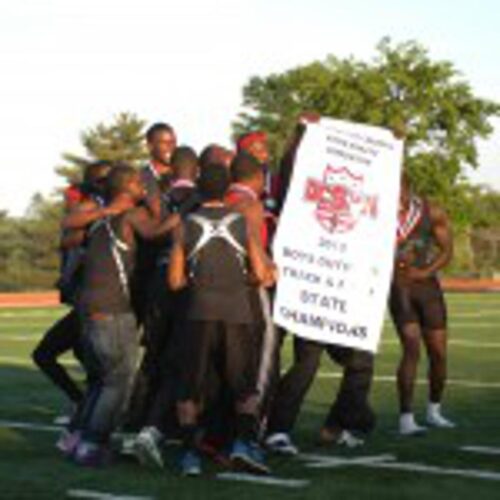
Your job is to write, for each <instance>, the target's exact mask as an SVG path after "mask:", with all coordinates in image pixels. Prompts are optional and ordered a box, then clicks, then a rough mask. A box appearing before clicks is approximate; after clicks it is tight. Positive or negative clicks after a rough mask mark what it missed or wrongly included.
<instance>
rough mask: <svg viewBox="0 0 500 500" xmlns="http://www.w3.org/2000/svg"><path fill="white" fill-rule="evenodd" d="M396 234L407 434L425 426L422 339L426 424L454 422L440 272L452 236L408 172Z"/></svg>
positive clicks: (396, 309) (395, 292)
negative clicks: (416, 406) (448, 415)
mask: <svg viewBox="0 0 500 500" xmlns="http://www.w3.org/2000/svg"><path fill="white" fill-rule="evenodd" d="M397 238H398V244H397V251H396V262H395V270H394V276H393V282H392V287H391V294H390V301H389V307H390V312H391V316H392V319H393V322H394V325H395V327H396V330H397V332H398V335H399V338H400V341H401V346H402V349H403V355H402V358H401V362H400V365H399V369H398V373H397V378H398V392H399V403H400V412H401V414H400V422H399V430H400V433H401V434H403V435H412V434H418V433H421V432H423V431H424V430H425V428H423V427H420V426H419V425H418V424H417V423H416V422H415V418H414V416H413V412H412V402H413V390H414V385H415V378H416V375H417V367H418V360H419V355H420V341H421V339H423V341H424V345H425V347H426V350H427V355H428V359H429V385H430V387H429V405H428V408H427V423H428V424H429V425H432V426H435V427H454V424H453V423H452V422H450V421H449V420H447V419H445V418H444V417H443V416H442V414H441V406H440V405H441V399H442V396H443V392H444V388H445V381H446V344H447V320H446V305H445V301H444V297H443V292H442V291H441V287H440V285H439V281H438V278H437V276H436V273H437V272H438V271H439V270H440V269H442V268H443V267H444V266H446V265H447V264H448V262H449V261H450V259H451V256H452V251H453V239H452V233H451V227H450V222H449V220H448V217H447V215H446V213H445V212H444V211H443V210H442V209H441V208H440V207H438V206H437V205H435V204H431V203H430V202H428V201H427V200H426V199H424V198H421V197H419V196H417V195H416V194H415V193H413V192H412V190H411V188H410V185H409V182H408V178H407V177H406V176H405V175H404V176H403V178H402V185H401V198H400V208H399V226H398V235H397Z"/></svg>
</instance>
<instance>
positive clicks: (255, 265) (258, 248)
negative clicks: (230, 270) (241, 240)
mask: <svg viewBox="0 0 500 500" xmlns="http://www.w3.org/2000/svg"><path fill="white" fill-rule="evenodd" d="M247 239H248V241H247V251H248V259H249V261H250V271H251V273H252V275H253V276H254V277H255V278H256V280H257V282H258V283H259V284H261V285H263V286H265V287H269V286H272V285H273V284H274V283H275V282H276V278H277V271H276V266H275V265H274V263H273V262H272V261H271V259H270V258H269V256H268V255H267V254H266V252H265V251H264V249H263V248H262V243H261V241H260V238H259V237H258V235H256V234H255V232H254V231H252V229H251V227H250V226H247Z"/></svg>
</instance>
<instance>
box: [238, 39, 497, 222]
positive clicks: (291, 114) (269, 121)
mask: <svg viewBox="0 0 500 500" xmlns="http://www.w3.org/2000/svg"><path fill="white" fill-rule="evenodd" d="M243 106H244V109H243V112H241V113H240V114H239V117H238V119H237V120H236V122H235V123H234V124H233V130H234V133H235V134H239V133H241V132H244V131H248V130H251V129H256V128H257V129H262V130H265V131H267V132H268V133H269V136H270V145H271V149H272V153H273V155H274V158H279V156H280V154H281V152H282V150H283V147H284V143H285V140H286V137H287V136H288V135H289V134H290V132H291V130H292V128H293V126H294V122H295V120H296V117H297V116H298V115H299V114H300V113H301V112H303V111H315V112H318V113H320V114H321V115H323V116H330V117H335V118H339V119H346V120H350V121H354V122H359V123H367V124H372V125H378V126H383V127H388V128H391V129H394V130H399V131H404V134H405V136H406V140H405V145H406V147H405V157H406V158H405V167H406V169H407V170H408V172H409V174H410V177H411V178H412V179H413V181H414V183H415V184H416V185H417V188H418V189H419V190H420V191H421V192H423V193H425V194H427V195H430V196H432V197H435V198H437V199H439V200H440V201H441V202H443V203H444V204H445V206H446V207H448V209H449V210H450V212H451V213H452V216H453V217H454V219H455V222H456V223H458V224H460V225H462V226H463V225H466V224H467V222H468V221H469V220H470V217H471V214H470V212H468V211H464V207H466V206H467V204H464V201H465V200H466V198H467V183H466V182H465V179H464V176H463V174H462V172H463V169H464V167H465V166H466V165H468V166H471V167H473V168H475V167H477V163H478V154H477V148H476V139H477V138H479V137H480V138H486V137H488V136H489V134H490V133H491V132H492V126H491V124H490V123H489V118H490V117H492V116H494V115H498V114H500V106H499V105H498V104H497V103H494V102H491V101H488V100H485V99H481V98H479V97H477V96H475V95H474V93H473V92H472V89H471V87H470V85H469V84H468V83H467V82H466V81H465V80H464V79H463V78H462V76H461V75H460V73H459V72H458V71H457V69H456V68H455V67H454V66H453V65H452V64H451V63H450V62H447V61H433V60H431V59H430V57H429V54H428V52H427V51H426V50H425V49H424V48H423V47H422V46H420V45H419V44H417V43H416V42H412V41H410V42H406V43H401V44H393V43H392V42H391V41H390V40H389V39H383V40H382V41H381V42H380V44H379V45H378V46H377V55H376V57H375V58H374V59H373V60H372V61H370V62H364V61H358V60H356V59H354V58H349V59H339V58H337V57H335V56H330V57H328V58H327V59H326V60H325V61H321V62H313V63H311V64H307V65H305V66H300V67H298V68H294V69H291V70H289V71H286V72H284V73H281V74H272V75H269V76H266V77H253V78H251V79H250V81H249V82H248V84H247V85H246V86H245V87H244V89H243Z"/></svg>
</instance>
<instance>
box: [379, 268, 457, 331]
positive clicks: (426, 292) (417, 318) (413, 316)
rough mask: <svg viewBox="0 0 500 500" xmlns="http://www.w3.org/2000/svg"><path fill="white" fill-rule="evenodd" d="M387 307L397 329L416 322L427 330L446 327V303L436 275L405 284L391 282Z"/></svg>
mask: <svg viewBox="0 0 500 500" xmlns="http://www.w3.org/2000/svg"><path fill="white" fill-rule="evenodd" d="M389 309H390V312H391V316H392V321H393V322H394V326H395V327H396V328H397V329H398V330H399V331H401V330H402V329H403V327H404V326H405V325H407V324H409V323H417V324H418V325H420V327H421V328H422V330H424V331H427V332H428V331H432V330H444V329H446V327H447V314H446V304H445V301H444V296H443V291H442V290H441V285H440V284H439V281H438V280H437V278H436V277H431V278H429V279H426V280H422V281H415V282H413V283H411V284H406V285H403V284H398V283H396V282H393V284H392V287H391V293H390V298H389Z"/></svg>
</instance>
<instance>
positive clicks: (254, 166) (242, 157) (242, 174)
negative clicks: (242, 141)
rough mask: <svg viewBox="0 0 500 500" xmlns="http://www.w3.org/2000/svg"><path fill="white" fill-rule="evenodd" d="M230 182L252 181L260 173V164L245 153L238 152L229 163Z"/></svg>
mask: <svg viewBox="0 0 500 500" xmlns="http://www.w3.org/2000/svg"><path fill="white" fill-rule="evenodd" d="M230 171H231V180H232V181H233V182H243V181H247V180H249V179H253V178H254V177H255V176H256V175H257V174H258V173H260V172H262V166H261V164H260V163H259V162H258V161H257V160H256V159H255V158H254V157H253V156H252V155H251V154H249V153H247V152H246V151H240V152H239V153H238V154H237V155H236V156H235V157H234V158H233V161H232V162H231V168H230Z"/></svg>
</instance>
